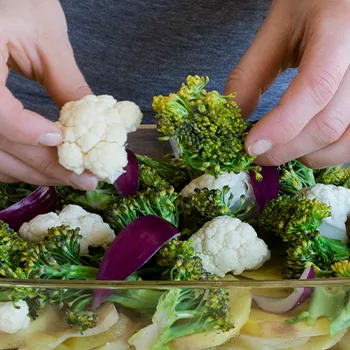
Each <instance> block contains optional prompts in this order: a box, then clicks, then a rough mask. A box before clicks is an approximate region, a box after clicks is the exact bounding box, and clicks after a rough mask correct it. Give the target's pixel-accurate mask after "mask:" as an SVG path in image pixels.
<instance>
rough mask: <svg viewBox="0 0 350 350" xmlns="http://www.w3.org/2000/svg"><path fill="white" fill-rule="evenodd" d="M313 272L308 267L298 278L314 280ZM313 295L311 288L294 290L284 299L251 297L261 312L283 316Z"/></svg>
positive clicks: (311, 268)
mask: <svg viewBox="0 0 350 350" xmlns="http://www.w3.org/2000/svg"><path fill="white" fill-rule="evenodd" d="M314 278H315V271H314V269H313V267H308V268H307V269H305V270H304V272H303V273H302V275H301V276H300V280H307V279H314ZM312 293H313V288H309V287H307V288H296V289H295V290H294V291H293V293H292V294H290V295H289V296H288V297H286V298H281V299H278V298H266V297H262V296H258V295H253V300H254V302H255V304H256V305H257V306H258V307H259V308H260V309H262V310H264V311H266V312H269V313H272V314H283V313H285V312H288V311H290V310H293V309H295V308H296V307H298V306H299V305H300V304H302V303H303V302H304V301H305V300H307V299H308V298H309V297H310V295H311V294H312Z"/></svg>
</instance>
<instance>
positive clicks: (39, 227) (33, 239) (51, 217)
mask: <svg viewBox="0 0 350 350" xmlns="http://www.w3.org/2000/svg"><path fill="white" fill-rule="evenodd" d="M60 225H61V220H60V218H59V216H58V215H57V214H56V213H53V212H50V213H46V214H40V215H37V216H36V217H34V218H33V219H31V220H30V221H29V222H24V223H23V224H22V225H21V227H20V228H19V230H18V233H19V235H20V236H21V237H22V238H23V239H25V240H26V241H28V242H30V243H34V244H36V243H39V242H41V241H43V240H44V238H45V237H46V236H47V232H48V230H49V229H50V228H52V227H57V226H60Z"/></svg>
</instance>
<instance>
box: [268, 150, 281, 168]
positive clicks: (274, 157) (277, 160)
mask: <svg viewBox="0 0 350 350" xmlns="http://www.w3.org/2000/svg"><path fill="white" fill-rule="evenodd" d="M266 161H267V163H268V164H269V165H271V166H278V165H282V164H284V163H286V160H285V159H283V157H281V155H280V154H277V153H276V152H270V153H269V154H267V155H266Z"/></svg>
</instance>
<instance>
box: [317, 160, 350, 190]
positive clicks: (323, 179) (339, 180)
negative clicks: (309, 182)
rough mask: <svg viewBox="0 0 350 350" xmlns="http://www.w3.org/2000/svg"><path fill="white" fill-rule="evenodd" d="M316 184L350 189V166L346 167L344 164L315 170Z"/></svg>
mask: <svg viewBox="0 0 350 350" xmlns="http://www.w3.org/2000/svg"><path fill="white" fill-rule="evenodd" d="M315 175H316V176H317V177H316V182H317V183H323V184H326V185H329V184H332V185H336V186H344V187H347V188H348V187H349V179H350V165H348V166H346V167H344V165H343V164H341V165H336V166H331V167H329V168H326V169H321V170H315Z"/></svg>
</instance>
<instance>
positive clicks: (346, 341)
mask: <svg viewBox="0 0 350 350" xmlns="http://www.w3.org/2000/svg"><path fill="white" fill-rule="evenodd" d="M338 349H339V350H349V349H350V330H348V331H347V332H346V333H345V335H344V337H343V338H342V339H341V340H340V341H339V343H338Z"/></svg>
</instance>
